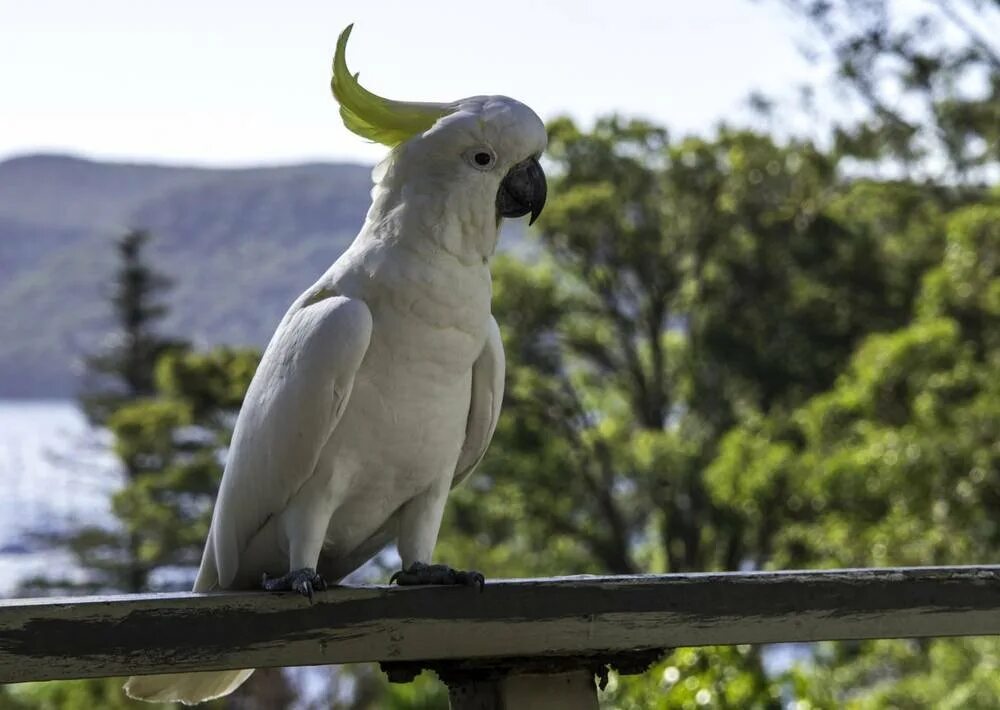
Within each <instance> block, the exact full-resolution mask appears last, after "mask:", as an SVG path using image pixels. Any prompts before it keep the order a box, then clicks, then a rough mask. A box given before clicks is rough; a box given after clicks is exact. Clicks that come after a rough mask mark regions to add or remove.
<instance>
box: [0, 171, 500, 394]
mask: <svg viewBox="0 0 1000 710" xmlns="http://www.w3.org/2000/svg"><path fill="white" fill-rule="evenodd" d="M370 172H371V168H370V167H369V166H362V165H350V164H329V163H328V164H322V163H315V164H302V165H290V166H282V167H261V168H246V169H214V168H192V167H168V166H161V165H141V164H122V163H104V162H96V161H91V160H84V159H80V158H75V157H70V156H61V155H31V156H23V157H18V158H13V159H10V160H7V161H4V162H0V398H2V397H64V396H68V395H71V394H72V393H73V392H74V390H75V387H76V382H77V378H78V375H79V363H80V359H81V356H82V355H84V354H85V353H87V352H90V351H93V350H94V349H95V348H96V347H97V346H98V345H99V344H100V341H101V339H102V338H103V337H105V334H106V333H107V332H108V328H109V324H110V313H109V311H108V308H107V304H106V302H105V295H106V292H107V284H108V280H109V278H110V275H111V274H112V272H113V268H114V255H113V251H112V249H111V242H112V241H113V240H114V239H115V238H116V237H117V236H118V235H120V234H121V233H122V232H123V231H124V230H125V229H127V228H130V227H140V228H144V229H148V230H150V231H151V232H152V234H153V236H154V243H153V248H152V254H153V256H154V258H155V261H156V264H157V267H158V268H159V269H160V270H161V271H163V272H164V273H166V274H167V275H168V276H170V277H171V278H172V279H173V280H174V290H173V292H172V294H171V298H170V306H171V315H170V317H169V319H168V320H167V322H166V323H165V326H164V330H165V331H167V332H170V333H174V334H178V335H181V336H183V337H185V338H188V339H190V340H192V341H194V342H196V343H198V344H200V345H206V346H207V345H213V344H219V343H230V344H253V345H263V344H265V343H266V342H267V339H268V338H269V337H270V335H271V333H272V332H273V330H274V326H275V325H276V324H277V322H278V319H279V318H280V316H281V314H282V313H284V310H285V309H286V308H287V306H288V304H289V302H290V301H291V300H292V299H293V298H294V297H295V296H296V295H298V293H299V292H301V290H302V289H303V288H304V287H305V286H306V285H308V284H309V283H311V282H312V280H313V279H315V278H316V277H317V276H319V275H320V274H321V273H323V271H325V270H326V268H327V267H328V266H329V264H330V263H331V262H332V261H333V260H334V259H335V258H336V257H337V256H338V255H339V254H340V253H341V252H342V251H343V250H344V248H346V246H347V245H348V244H349V243H350V241H351V240H352V239H353V238H354V235H355V234H356V233H357V230H358V227H359V226H360V225H361V222H362V220H363V219H364V215H365V211H366V210H367V208H368V204H369V190H370V189H371V179H370ZM515 238H516V237H515Z"/></svg>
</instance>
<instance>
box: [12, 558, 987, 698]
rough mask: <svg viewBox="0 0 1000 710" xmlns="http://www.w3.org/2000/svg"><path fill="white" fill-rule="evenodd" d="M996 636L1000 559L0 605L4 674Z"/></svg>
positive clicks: (597, 655) (27, 676)
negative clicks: (309, 594)
mask: <svg viewBox="0 0 1000 710" xmlns="http://www.w3.org/2000/svg"><path fill="white" fill-rule="evenodd" d="M991 634H1000V566H990V567H956V568H908V569H872V570H828V571H816V572H761V573H727V574H684V575H663V576H636V577H569V578H559V579H538V580H501V581H495V582H491V583H489V584H487V585H486V588H485V590H484V591H483V592H482V593H480V592H478V591H476V590H475V589H469V588H461V589H458V588H434V587H411V588H389V587H336V588H334V589H332V590H330V591H327V592H324V593H321V594H319V595H317V597H316V600H315V603H313V604H312V605H310V604H309V602H308V601H307V600H306V599H303V598H301V597H298V596H296V595H294V594H286V595H273V594H265V593H261V592H242V593H222V594H158V595H135V596H117V597H78V598H61V599H32V600H19V599H13V600H7V601H3V602H0V682H3V683H10V682H19V681H28V680H49V679H58V678H84V677H96V676H110V675H126V674H132V673H158V672H159V673H163V672H176V671H183V670H216V669H226V668H249V667H265V666H301V665H318V664H336V663H349V662H356V661H385V662H395V663H407V662H425V661H426V662H438V661H442V660H443V661H447V660H449V659H452V660H459V661H461V662H463V663H479V662H482V663H484V664H491V663H492V664H494V665H495V664H496V659H504V658H510V657H521V658H532V657H553V658H559V657H561V658H573V657H586V658H589V659H591V661H593V660H594V659H598V660H599V659H602V658H605V657H607V658H609V659H612V658H613V657H614V655H615V654H617V653H621V652H634V651H641V650H643V649H660V648H669V647H678V646H703V645H714V644H741V643H776V642H787V641H818V640H826V639H829V640H834V639H869V638H895V637H929V636H976V635H991ZM491 659H493V660H491ZM428 665H430V664H428ZM580 665H581V667H582V666H583V665H585V664H584V663H583V662H581V664H580Z"/></svg>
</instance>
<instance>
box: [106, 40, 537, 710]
mask: <svg viewBox="0 0 1000 710" xmlns="http://www.w3.org/2000/svg"><path fill="white" fill-rule="evenodd" d="M352 29H353V25H348V26H347V28H346V29H344V31H343V32H342V33H341V34H340V36H339V38H338V40H337V45H336V50H335V53H334V60H333V76H332V80H331V88H332V91H333V95H334V97H335V99H336V101H337V102H338V104H339V109H340V116H341V119H342V120H343V123H344V125H345V127H346V128H347V129H348V130H350V131H351V132H353V133H355V134H357V135H358V136H360V137H362V138H365V139H367V140H369V141H373V142H376V143H379V144H382V145H384V146H386V147H387V148H389V151H388V154H387V156H386V157H385V159H384V160H382V161H381V162H380V163H379V164H378V165H376V166H375V168H374V169H373V171H372V181H373V188H372V192H371V198H372V201H371V205H370V207H369V209H368V212H367V215H366V217H365V221H364V223H363V225H362V227H361V229H360V231H359V233H358V235H357V237H356V238H355V239H354V241H353V242H352V243H351V245H350V246H349V247H348V248H347V250H346V251H345V252H344V253H343V254H342V255H341V256H340V257H339V258H338V259H336V261H335V262H334V263H333V265H332V266H330V268H329V269H328V270H327V271H326V272H325V273H324V274H323V275H322V276H321V277H320V278H319V279H318V280H317V281H316V282H315V283H313V284H312V285H311V286H309V287H308V288H307V289H306V290H305V291H304V292H303V293H302V294H301V295H300V296H299V297H298V298H296V299H295V301H294V302H293V303H292V304H291V306H290V307H289V309H288V311H287V312H286V313H285V315H284V316H283V318H282V320H281V322H280V323H279V325H278V326H277V329H276V330H275V333H274V335H273V336H272V338H271V341H270V343H269V344H268V346H267V348H266V349H265V351H264V354H263V356H262V358H261V361H260V365H259V366H258V369H257V371H256V373H255V375H254V377H253V379H252V381H251V383H250V386H249V388H248V390H247V393H246V397H245V399H244V401H243V405H242V407H241V408H240V412H239V414H238V417H237V420H236V424H235V427H234V430H233V437H232V443H231V445H230V449H229V452H228V456H227V461H226V465H225V469H224V473H223V476H222V481H221V483H220V486H219V492H218V496H217V499H216V503H215V507H214V510H213V514H212V521H211V525H210V529H209V533H208V537H207V540H206V543H205V548H204V552H203V555H202V560H201V565H200V567H199V570H198V574H197V577H196V581H195V583H194V591H196V592H210V591H217V590H236V589H253V588H258V589H259V588H261V587H263V588H264V589H265V590H269V591H294V592H298V593H301V594H303V595H305V596H307V597H309V598H310V600H312V595H313V593H314V592H317V591H321V590H323V589H324V588H325V587H326V586H327V585H328V584H331V583H335V582H337V581H339V580H341V579H343V577H344V576H346V575H347V574H349V573H350V572H352V571H353V570H355V569H357V568H358V567H360V566H361V565H362V564H364V563H365V562H366V561H367V560H369V559H370V558H372V557H373V556H374V555H376V554H378V553H379V552H380V551H381V550H382V549H383V548H384V547H385V546H386V545H387V544H389V543H391V542H392V541H393V540H395V542H396V546H397V550H398V552H399V556H400V558H401V561H402V566H401V569H400V570H399V571H397V572H396V573H395V574H394V575H393V577H392V579H391V580H390V583H392V582H395V583H397V584H404V585H409V584H459V585H472V586H478V587H479V588H480V589H481V588H482V585H483V584H484V581H485V580H484V578H483V575H482V574H480V573H479V572H477V571H474V570H456V569H453V568H451V567H449V566H447V565H443V564H435V563H434V561H433V560H432V554H433V551H434V547H435V544H436V541H437V537H438V532H439V528H440V525H441V519H442V515H443V511H444V507H445V502H446V500H447V498H448V494H449V492H450V491H451V489H452V488H454V487H455V486H456V485H458V484H459V483H461V482H462V481H463V480H465V479H466V478H467V477H468V476H469V475H470V474H471V473H472V472H473V470H474V469H475V468H476V467H477V465H478V464H479V463H480V461H481V460H482V458H483V456H484V454H485V453H486V450H487V447H488V446H489V444H490V441H491V439H492V437H493V434H494V431H495V429H496V426H497V420H498V418H499V415H500V408H501V402H502V400H503V388H504V375H505V359H504V352H503V344H502V342H501V337H500V329H499V327H498V325H497V322H496V320H495V319H494V317H493V315H492V310H491V276H490V263H491V258H492V256H493V254H494V252H495V249H496V246H497V241H498V237H499V233H500V227H501V224H502V222H503V220H504V219H515V218H520V217H525V216H529V220H530V221H529V224H530V223H533V222H534V221H535V219H537V217H538V215H539V214H540V213H541V211H542V208H543V207H544V205H545V199H546V191H547V185H546V179H545V173H544V171H543V169H542V167H541V164H540V157H541V155H542V153H543V151H544V150H545V148H546V144H547V135H546V129H545V125H544V123H543V122H542V120H541V119H540V118H539V117H538V115H537V114H536V113H535V112H534V111H533V110H532V109H530V108H529V107H528V106H526V105H525V104H523V103H521V102H519V101H517V100H515V99H512V98H509V97H506V96H501V95H482V96H473V97H469V98H465V99H460V100H458V101H453V102H449V103H432V102H408V101H397V100H391V99H386V98H383V97H381V96H378V95H376V94H374V93H372V92H370V91H368V90H367V89H365V88H364V87H363V86H361V84H360V83H359V75H358V74H352V73H351V72H350V71H349V70H348V68H347V63H346V47H347V42H348V39H349V37H350V35H351V31H352ZM252 673H253V670H252V669H246V670H232V671H196V672H189V673H175V674H165V675H153V676H133V677H131V678H129V679H128V681H127V682H126V684H125V686H124V688H125V692H126V693H127V694H128V695H129V696H130V697H132V698H136V699H141V700H148V701H151V702H180V703H184V704H196V703H199V702H202V701H206V700H210V699H214V698H218V697H221V696H224V695H227V694H229V693H231V692H233V691H234V690H235V689H236V688H237V687H239V685H241V684H242V683H243V682H245V681H246V679H247V678H249V677H250V675H251V674H252Z"/></svg>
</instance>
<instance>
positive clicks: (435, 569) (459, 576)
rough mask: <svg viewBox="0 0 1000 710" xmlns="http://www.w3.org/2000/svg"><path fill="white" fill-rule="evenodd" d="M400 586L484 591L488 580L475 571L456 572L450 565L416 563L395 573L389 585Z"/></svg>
mask: <svg viewBox="0 0 1000 710" xmlns="http://www.w3.org/2000/svg"><path fill="white" fill-rule="evenodd" d="M397 583H398V584H399V585H400V586H401V587H406V586H414V585H420V584H440V585H450V586H464V587H478V588H479V591H482V590H483V586H484V585H485V584H486V578H485V577H483V575H482V574H481V573H479V572H476V571H475V570H468V571H465V570H456V569H452V568H451V567H449V566H448V565H428V564H424V563H423V562H414V563H413V564H412V565H410V566H409V567H408V568H406V569H401V570H398V571H396V572H394V573H393V575H392V577H390V578H389V584H397Z"/></svg>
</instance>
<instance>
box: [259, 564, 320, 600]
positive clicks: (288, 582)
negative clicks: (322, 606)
mask: <svg viewBox="0 0 1000 710" xmlns="http://www.w3.org/2000/svg"><path fill="white" fill-rule="evenodd" d="M260 586H262V587H263V588H264V589H266V590H267V591H269V592H298V593H299V594H301V595H302V596H304V597H309V601H310V602H311V601H312V598H313V592H322V591H323V590H324V589H326V580H325V579H323V578H322V577H320V576H319V575H318V574H316V570H314V569H313V568H311V567H303V568H302V569H296V570H292V571H291V572H289V573H288V574H286V575H283V576H281V577H275V578H274V579H268V578H267V572H265V573H264V576H263V578H262V579H261V582H260Z"/></svg>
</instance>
